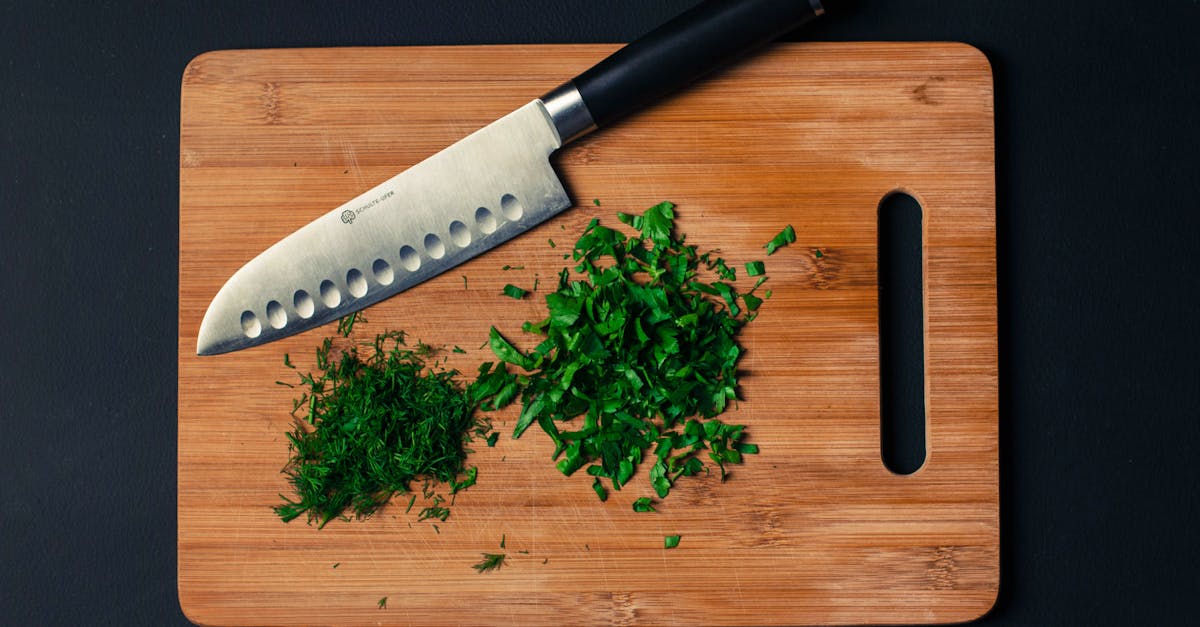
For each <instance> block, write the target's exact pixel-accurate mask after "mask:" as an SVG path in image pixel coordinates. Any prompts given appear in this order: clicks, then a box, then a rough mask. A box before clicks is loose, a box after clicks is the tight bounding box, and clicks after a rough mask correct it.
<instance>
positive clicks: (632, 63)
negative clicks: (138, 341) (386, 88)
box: [196, 0, 825, 355]
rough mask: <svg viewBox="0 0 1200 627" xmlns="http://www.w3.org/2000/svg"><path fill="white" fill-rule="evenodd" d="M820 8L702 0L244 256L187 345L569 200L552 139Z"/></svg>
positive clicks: (423, 275) (376, 297) (319, 303)
mask: <svg viewBox="0 0 1200 627" xmlns="http://www.w3.org/2000/svg"><path fill="white" fill-rule="evenodd" d="M824 12H825V10H824V7H823V6H822V3H821V0H707V1H705V2H702V3H700V4H699V5H697V6H695V7H694V8H692V9H690V10H689V11H686V12H685V13H682V14H680V15H679V16H677V17H676V18H674V19H672V20H671V21H669V22H667V23H665V24H663V25H662V26H660V27H658V28H657V29H655V30H654V31H652V32H650V33H649V34H647V35H645V36H644V37H642V38H640V39H638V40H637V41H634V42H633V43H631V44H629V45H627V46H625V47H623V48H621V49H619V50H617V51H616V52H614V53H613V54H612V55H610V56H609V57H607V58H606V59H604V60H602V61H601V62H599V63H598V64H596V65H595V66H593V67H591V68H589V69H588V70H586V71H584V72H583V73H582V74H580V75H578V76H576V77H575V78H573V79H571V80H568V81H566V82H565V83H563V84H562V85H560V86H558V87H556V88H555V89H553V90H551V91H550V92H548V93H546V94H545V95H543V96H542V97H540V98H536V99H534V100H533V101H531V102H529V103H528V104H526V105H524V106H522V107H520V108H518V109H517V110H515V111H513V112H511V113H509V114H507V115H505V116H503V117H501V118H500V119H498V120H496V121H495V122H492V123H491V124H489V125H487V126H485V127H483V128H481V129H479V130H477V131H475V132H474V133H472V134H470V135H468V136H467V137H465V138H463V139H461V140H459V141H458V142H456V143H454V144H452V145H451V146H449V147H447V148H445V149H444V150H442V151H441V152H439V153H437V154H435V155H433V156H431V157H429V158H427V159H425V160H424V161H422V162H420V163H418V164H416V165H413V166H412V167H410V168H408V169H407V170H405V171H403V172H401V173H400V174H397V175H396V176H394V177H392V178H390V179H388V180H387V181H384V182H382V183H380V184H378V185H376V186H375V187H372V188H371V189H369V190H367V191H365V192H363V193H362V194H360V195H358V196H356V197H355V198H353V199H351V200H349V201H347V202H346V203H344V204H342V205H341V206H339V207H337V208H334V209H333V210H331V211H329V212H328V213H326V214H325V215H323V216H321V217H319V218H317V219H316V220H314V221H313V222H311V223H309V224H307V225H305V226H304V227H302V228H300V229H299V230H297V231H296V232H294V233H292V234H291V235H288V236H287V237H285V238H284V239H282V240H280V241H279V242H277V243H275V244H274V245H272V246H271V247H270V248H268V249H267V250H265V251H263V252H262V253H260V254H259V255H258V256H256V257H254V258H253V259H251V260H250V261H248V262H247V263H246V264H245V265H244V266H242V267H241V268H240V269H239V270H238V271H237V272H235V273H234V274H233V276H231V277H230V278H229V280H228V281H226V283H225V284H224V285H223V286H222V287H221V289H220V290H219V291H218V292H217V294H216V295H215V296H214V297H213V300H212V302H211V303H210V304H209V307H208V310H207V311H206V312H205V314H204V318H203V320H202V321H201V324H200V331H199V334H198V337H197V346H196V352H197V354H198V355H215V354H220V353H227V352H230V351H236V350H239V349H244V348H249V347H252V346H257V345H260V344H264V343H267V342H270V341H273V340H276V339H279V338H282V337H286V336H289V335H292V334H295V333H299V332H301V331H305V330H308V329H311V328H314V327H317V326H320V325H323V324H326V323H328V322H331V321H333V320H336V319H338V318H341V317H343V316H346V315H349V314H351V313H353V312H356V311H359V310H361V309H363V308H365V307H368V306H370V305H372V304H374V303H377V302H379V301H381V300H383V299H385V298H388V297H390V296H393V295H395V294H397V293H400V292H402V291H404V290H406V289H408V288H410V287H413V286H414V285H417V284H419V283H421V282H422V281H425V280H427V279H430V278H432V277H434V276H437V275H438V274H441V273H442V272H445V271H446V270H448V269H450V268H452V267H454V266H456V265H458V264H460V263H462V262H464V261H466V260H468V259H471V258H472V257H475V256H477V255H479V254H481V253H483V252H485V251H487V250H490V249H491V248H494V247H496V246H498V245H500V244H502V243H503V242H505V241H508V240H509V239H511V238H513V237H515V236H517V235H519V234H520V233H523V232H525V231H527V230H529V229H530V228H532V227H534V226H536V225H537V224H539V223H541V222H543V221H545V220H546V219H548V218H550V217H552V216H554V215H556V214H557V213H559V212H561V211H563V210H564V209H566V208H568V207H570V206H571V200H570V198H568V196H567V193H566V190H565V189H564V187H563V184H562V182H561V181H560V180H559V178H558V175H557V173H556V172H555V171H554V168H553V166H552V165H551V163H550V157H551V155H552V154H553V153H554V152H555V151H557V150H559V149H560V148H562V147H563V146H565V145H566V144H568V143H570V142H572V141H574V140H576V139H578V138H579V137H582V136H584V135H586V134H588V133H590V132H592V131H595V130H597V129H598V128H602V127H605V126H608V125H610V124H612V123H613V122H615V121H617V120H619V119H620V118H622V117H624V116H626V115H628V114H630V113H632V112H634V111H635V110H637V109H640V108H642V107H644V106H646V105H648V104H649V103H651V102H653V101H655V100H658V99H659V98H661V97H663V96H665V95H667V94H668V93H670V92H673V91H675V90H677V89H679V88H681V87H683V86H685V85H687V84H689V83H691V82H693V81H694V80H696V79H698V78H700V77H701V76H702V75H703V74H705V73H707V72H709V71H711V70H713V69H715V68H717V67H719V66H721V65H723V64H724V63H726V62H729V61H731V60H733V59H734V58H736V57H737V56H739V55H741V54H743V53H745V52H747V51H749V50H751V49H752V48H754V47H756V46H758V45H761V44H765V43H767V42H769V41H771V40H773V39H775V38H777V37H778V36H780V35H782V34H783V33H785V32H787V31H790V30H792V29H793V28H796V27H798V26H799V25H801V24H804V23H806V22H808V21H810V20H812V19H813V18H815V17H817V16H819V15H822V14H823V13H824Z"/></svg>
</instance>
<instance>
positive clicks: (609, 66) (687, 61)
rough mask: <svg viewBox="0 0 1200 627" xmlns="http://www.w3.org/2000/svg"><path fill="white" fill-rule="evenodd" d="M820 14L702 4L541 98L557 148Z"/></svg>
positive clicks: (787, 7) (811, 5)
mask: <svg viewBox="0 0 1200 627" xmlns="http://www.w3.org/2000/svg"><path fill="white" fill-rule="evenodd" d="M824 12H825V10H824V8H823V7H822V5H821V0H705V1H704V2H701V3H700V4H699V5H697V6H695V7H693V8H692V9H690V10H688V11H686V12H684V13H682V14H680V15H679V16H678V17H676V18H674V19H672V20H671V21H669V22H667V23H666V24H663V25H662V26H659V27H658V28H656V29H654V30H653V31H651V32H650V33H648V34H646V35H645V36H643V37H641V38H640V39H638V40H636V41H634V42H633V43H631V44H629V45H627V46H625V47H623V48H621V49H620V50H618V51H616V52H614V53H613V54H612V55H610V56H609V57H608V58H606V59H604V60H603V61H601V62H600V63H598V64H596V65H595V66H592V67H591V68H590V69H588V70H586V71H585V72H583V73H582V74H580V75H579V76H576V77H575V79H574V80H572V81H570V82H568V83H566V84H564V85H562V86H561V87H559V88H557V89H555V90H554V91H552V92H550V93H549V94H547V95H546V96H544V97H543V99H542V100H543V102H544V103H545V104H546V108H547V110H548V111H549V112H550V113H551V116H552V117H554V118H555V124H556V126H558V127H559V132H560V135H561V136H562V140H563V143H564V144H565V143H567V142H569V141H571V140H572V139H575V138H576V137H579V136H582V135H584V134H586V133H588V132H590V131H592V130H595V129H596V128H599V127H604V126H607V125H609V124H611V123H613V122H615V121H616V120H618V119H620V118H622V117H624V116H625V115H627V114H629V113H632V112H633V111H635V110H637V109H640V108H642V107H644V106H646V105H648V104H650V103H651V102H654V101H655V100H658V99H659V98H662V97H663V96H666V95H667V94H669V93H671V92H673V91H675V90H677V89H679V88H681V87H683V86H685V85H687V84H688V83H691V82H692V81H694V80H696V79H697V78H699V77H700V76H702V75H704V74H706V73H707V72H709V71H711V70H713V69H715V68H717V67H720V66H721V65H723V64H725V63H727V62H729V61H732V60H734V59H735V58H736V57H737V56H738V55H740V54H742V53H744V52H747V51H749V50H750V49H752V48H754V47H756V46H758V45H760V44H765V43H767V42H769V41H771V40H773V39H775V38H777V37H779V36H780V35H783V34H784V33H786V32H788V31H790V30H792V29H794V28H796V27H798V26H800V25H802V24H804V23H806V22H808V21H810V20H812V19H813V18H816V17H817V16H819V15H821V14H823V13H824ZM589 118H590V119H589Z"/></svg>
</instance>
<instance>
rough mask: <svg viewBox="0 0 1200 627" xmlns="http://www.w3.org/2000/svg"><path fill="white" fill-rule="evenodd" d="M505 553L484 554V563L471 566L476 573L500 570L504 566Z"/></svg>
mask: <svg viewBox="0 0 1200 627" xmlns="http://www.w3.org/2000/svg"><path fill="white" fill-rule="evenodd" d="M504 557H505V555H504V553H484V554H483V561H481V562H479V563H478V564H475V565H473V566H471V568H474V569H475V571H476V572H479V573H486V572H490V571H493V570H497V569H499V568H500V567H501V566H503V565H504Z"/></svg>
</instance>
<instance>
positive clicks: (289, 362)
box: [283, 353, 295, 369]
mask: <svg viewBox="0 0 1200 627" xmlns="http://www.w3.org/2000/svg"><path fill="white" fill-rule="evenodd" d="M283 365H285V366H287V367H288V368H292V369H295V366H293V365H292V358H291V356H289V355H288V354H287V353H284V354H283Z"/></svg>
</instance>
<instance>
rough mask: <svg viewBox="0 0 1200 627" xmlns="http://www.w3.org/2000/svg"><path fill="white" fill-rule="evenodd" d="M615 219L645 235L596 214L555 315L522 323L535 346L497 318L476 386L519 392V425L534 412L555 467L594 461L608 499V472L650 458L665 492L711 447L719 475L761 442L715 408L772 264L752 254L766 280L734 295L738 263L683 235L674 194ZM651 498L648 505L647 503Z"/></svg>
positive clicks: (624, 475) (512, 396) (617, 479)
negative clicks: (677, 228) (517, 340)
mask: <svg viewBox="0 0 1200 627" xmlns="http://www.w3.org/2000/svg"><path fill="white" fill-rule="evenodd" d="M618 219H619V220H620V221H621V222H623V223H624V224H626V225H628V226H629V227H632V229H634V230H635V231H636V232H637V233H636V234H635V235H632V236H627V235H626V234H624V233H623V232H621V231H618V230H614V229H611V228H608V227H606V226H603V225H601V224H600V222H599V220H598V219H593V220H592V221H591V223H590V224H589V225H588V226H587V228H586V230H585V231H584V233H583V235H582V236H581V237H580V238H579V240H578V241H577V242H576V244H575V246H574V249H573V251H572V253H571V254H570V257H571V259H572V260H573V261H574V262H575V263H576V265H575V267H574V271H575V274H574V275H572V273H571V272H570V270H568V269H567V268H564V269H563V270H562V272H561V273H560V274H559V279H558V286H557V289H556V290H555V291H554V292H552V293H549V294H547V295H546V298H545V300H546V306H547V309H548V316H547V317H546V318H545V319H543V320H541V321H539V322H526V323H525V325H524V326H523V330H524V331H525V332H527V333H531V334H536V335H537V336H539V337H540V338H541V339H540V343H539V344H538V345H537V347H536V348H534V349H533V350H532V351H529V352H523V351H521V350H519V349H518V348H517V347H516V346H515V345H514V344H513V343H511V342H510V341H509V340H508V339H507V338H506V337H504V335H503V334H501V332H500V331H498V330H497V329H495V328H494V327H493V328H492V330H491V335H490V341H489V343H490V346H491V349H492V351H493V352H494V353H495V355H496V356H497V357H498V358H499V361H498V362H495V363H493V362H488V363H484V364H482V365H481V366H480V369H479V375H478V377H477V379H476V382H475V383H474V384H473V385H472V386H471V388H470V392H471V395H472V397H473V399H474V400H475V401H477V402H481V403H483V404H484V408H485V409H499V408H502V407H504V406H506V405H509V404H511V403H513V402H516V401H517V399H518V397H519V399H520V403H521V406H522V408H521V412H520V417H519V418H518V420H517V423H516V427H515V429H514V432H513V437H514V438H519V437H520V436H521V434H522V433H523V432H524V431H525V430H526V429H527V428H528V427H529V426H530V425H532V424H533V423H535V422H536V423H537V424H538V425H539V426H540V427H541V429H542V430H543V431H544V432H545V433H546V434H547V435H548V436H549V437H550V438H551V440H552V441H553V442H554V445H555V450H554V455H553V457H554V459H555V460H557V467H558V470H559V471H561V472H562V473H563V474H565V475H572V474H574V473H575V472H576V471H578V470H579V469H581V468H584V467H586V473H587V474H588V475H590V476H592V477H593V478H594V479H593V483H592V488H593V489H594V490H595V492H596V494H597V496H598V497H599V498H600V500H602V501H603V500H605V499H606V498H607V496H608V491H607V488H606V487H605V484H604V482H602V481H601V479H605V480H607V483H608V485H609V486H611V487H612V488H613V489H617V490H619V489H621V487H622V486H623V485H626V484H627V483H628V482H629V481H630V480H631V479H632V478H633V476H634V474H635V470H636V469H637V468H638V466H639V465H641V464H642V462H643V460H644V459H651V460H652V461H651V462H650V470H649V472H648V477H649V481H650V484H651V486H652V487H653V488H654V491H655V493H656V494H657V495H658V496H659V498H663V497H666V496H667V494H668V493H669V492H670V489H671V487H672V486H673V485H674V484H675V482H676V481H677V480H678V479H679V478H680V477H683V476H691V475H695V474H697V473H699V472H701V471H705V472H707V469H706V467H705V464H704V462H703V461H702V459H701V456H700V453H701V452H702V451H707V452H708V454H707V457H708V459H709V460H711V461H712V462H714V463H715V464H716V465H717V467H718V468H719V469H720V471H721V477H722V479H724V478H725V476H726V467H725V466H726V464H737V463H741V461H742V455H744V454H751V453H757V452H758V447H757V446H756V445H754V444H749V443H744V442H743V441H742V440H743V438H744V436H745V427H744V426H742V425H730V424H725V423H723V422H721V421H720V420H718V419H717V418H716V417H717V416H718V415H720V414H721V413H722V412H724V411H725V409H726V408H727V407H728V406H729V405H730V403H731V402H734V401H735V400H736V399H737V363H738V359H739V357H740V356H741V355H742V349H741V347H740V346H739V345H738V342H737V340H736V336H737V334H738V331H739V330H740V329H741V328H742V327H743V326H744V325H745V324H746V323H747V322H749V321H750V320H752V319H753V318H754V316H755V315H756V311H757V309H758V308H759V306H760V305H761V304H762V302H763V300H762V298H760V297H758V296H756V295H755V294H754V291H755V290H757V289H758V287H759V286H761V285H762V284H763V282H764V281H765V280H766V276H765V275H764V271H765V268H764V265H763V264H762V263H761V262H752V263H750V264H747V266H746V268H747V273H748V274H749V275H750V276H757V277H758V279H757V282H756V283H755V285H754V287H753V288H752V289H750V290H749V291H747V292H745V293H739V292H738V291H737V289H735V287H734V285H733V282H734V281H735V280H736V271H735V269H734V268H732V267H730V266H729V265H728V264H727V263H726V262H725V260H723V259H721V258H720V257H717V256H716V255H715V251H709V252H705V253H700V252H699V251H698V249H697V248H696V247H695V246H691V245H687V244H685V242H684V239H683V238H682V237H678V238H677V237H676V236H675V234H674V219H675V213H674V205H672V204H671V203H662V204H659V205H656V206H654V207H651V208H649V209H648V210H646V211H645V212H644V213H643V214H641V215H631V214H623V213H619V214H618ZM779 244H785V242H782V241H781V242H780V243H779ZM773 248H774V247H772V250H771V251H769V252H774V250H773ZM564 258H566V256H564ZM509 366H514V367H515V368H516V369H519V371H520V372H518V371H517V370H510V369H509ZM641 500H642V499H639V501H641ZM645 500H646V501H647V503H644V505H646V506H647V507H644V508H643V509H642V510H640V511H651V510H652V509H653V508H652V507H648V505H649V503H648V499H645ZM635 509H637V508H636V504H635Z"/></svg>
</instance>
